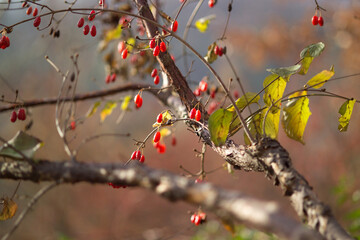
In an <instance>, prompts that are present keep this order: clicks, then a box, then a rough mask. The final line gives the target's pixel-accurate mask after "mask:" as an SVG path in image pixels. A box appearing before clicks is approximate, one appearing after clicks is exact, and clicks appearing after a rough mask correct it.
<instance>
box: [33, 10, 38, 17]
mask: <svg viewBox="0 0 360 240" xmlns="http://www.w3.org/2000/svg"><path fill="white" fill-rule="evenodd" d="M37 15H38V9H37V8H34V11H33V16H34V17H36V16H37Z"/></svg>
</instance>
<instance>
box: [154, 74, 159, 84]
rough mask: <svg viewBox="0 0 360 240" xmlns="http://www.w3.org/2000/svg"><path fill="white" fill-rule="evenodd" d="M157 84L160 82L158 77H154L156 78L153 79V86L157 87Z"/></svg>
mask: <svg viewBox="0 0 360 240" xmlns="http://www.w3.org/2000/svg"><path fill="white" fill-rule="evenodd" d="M159 82H160V77H159V75H156V77H154V84H155V85H158V84H159Z"/></svg>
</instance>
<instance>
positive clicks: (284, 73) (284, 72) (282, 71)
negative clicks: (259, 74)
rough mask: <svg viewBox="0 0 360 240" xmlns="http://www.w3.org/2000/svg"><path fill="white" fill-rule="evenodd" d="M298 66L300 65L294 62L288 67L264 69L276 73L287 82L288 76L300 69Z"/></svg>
mask: <svg viewBox="0 0 360 240" xmlns="http://www.w3.org/2000/svg"><path fill="white" fill-rule="evenodd" d="M300 67H301V65H300V64H296V65H294V66H290V67H280V68H270V69H266V71H268V72H271V73H273V74H276V75H278V76H280V77H282V78H283V79H284V80H285V81H287V82H288V81H289V79H290V76H291V75H293V74H295V73H296V72H297V71H298V70H299V69H300Z"/></svg>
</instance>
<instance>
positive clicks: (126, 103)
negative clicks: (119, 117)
mask: <svg viewBox="0 0 360 240" xmlns="http://www.w3.org/2000/svg"><path fill="white" fill-rule="evenodd" d="M131 98H132V97H131V95H127V96H125V98H124V101H123V102H122V103H121V110H123V111H127V110H129V104H130V102H131Z"/></svg>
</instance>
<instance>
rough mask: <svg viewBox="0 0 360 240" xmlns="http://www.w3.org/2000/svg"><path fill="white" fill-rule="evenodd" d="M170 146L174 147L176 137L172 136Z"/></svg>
mask: <svg viewBox="0 0 360 240" xmlns="http://www.w3.org/2000/svg"><path fill="white" fill-rule="evenodd" d="M171 145H173V146H176V137H175V136H172V138H171Z"/></svg>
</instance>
